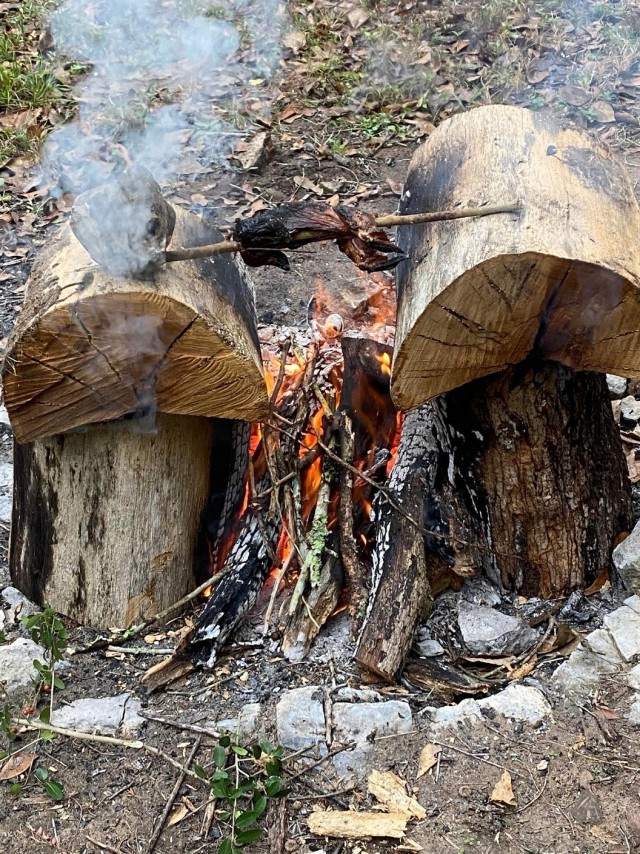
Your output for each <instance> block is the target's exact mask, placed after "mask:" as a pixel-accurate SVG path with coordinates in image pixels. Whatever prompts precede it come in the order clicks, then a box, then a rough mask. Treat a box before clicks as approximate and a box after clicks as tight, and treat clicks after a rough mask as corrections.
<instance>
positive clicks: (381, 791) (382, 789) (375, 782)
mask: <svg viewBox="0 0 640 854" xmlns="http://www.w3.org/2000/svg"><path fill="white" fill-rule="evenodd" d="M367 788H368V790H369V794H371V795H373V796H374V798H376V799H377V800H378V801H380V803H381V804H384V805H385V806H387V807H389V808H390V810H391V811H392V812H397V813H401V814H402V815H406V816H407V818H419V819H422V818H426V816H427V811H426V810H425V808H424V807H423V806H422V804H419V803H418V801H416V799H415V798H411V797H409V795H407V793H406V791H405V782H404V780H402V779H401V778H400V777H398V775H397V774H394V773H393V771H372V772H371V773H370V774H369V776H368V778H367Z"/></svg>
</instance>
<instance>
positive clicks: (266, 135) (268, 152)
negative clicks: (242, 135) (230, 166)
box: [234, 130, 274, 171]
mask: <svg viewBox="0 0 640 854" xmlns="http://www.w3.org/2000/svg"><path fill="white" fill-rule="evenodd" d="M273 155H274V148H273V143H272V141H271V131H268V130H264V131H260V133H257V134H256V135H255V136H253V137H252V138H251V139H250V140H249V141H248V142H247V144H246V148H245V150H244V152H241V153H236V154H234V157H235V158H236V159H237V160H239V161H240V165H241V166H242V168H243V169H244V170H245V171H248V170H249V169H260V168H261V167H262V166H265V165H266V164H267V163H268V162H269V160H271V158H272V157H273Z"/></svg>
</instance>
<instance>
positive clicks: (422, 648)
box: [415, 638, 444, 658]
mask: <svg viewBox="0 0 640 854" xmlns="http://www.w3.org/2000/svg"><path fill="white" fill-rule="evenodd" d="M415 650H416V652H417V653H418V655H421V656H422V657H423V658H435V657H436V656H437V655H443V654H444V648H443V647H442V645H441V644H439V643H438V641H437V640H434V639H433V638H425V639H424V640H420V641H418V642H417V643H416V644H415Z"/></svg>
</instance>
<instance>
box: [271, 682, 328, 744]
mask: <svg viewBox="0 0 640 854" xmlns="http://www.w3.org/2000/svg"><path fill="white" fill-rule="evenodd" d="M276 727H277V730H278V742H279V743H280V744H281V745H282V746H283V747H289V748H290V749H291V750H302V748H303V747H313V746H314V745H317V746H318V748H319V749H320V752H321V753H322V754H323V755H326V753H327V744H326V740H325V739H326V724H325V718H324V702H323V694H322V688H319V687H318V686H317V685H310V686H308V687H305V688H294V689H293V690H291V691H287V692H285V693H284V694H283V695H282V697H281V699H280V701H279V703H278V705H277V706H276Z"/></svg>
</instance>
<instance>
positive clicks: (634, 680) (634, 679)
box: [627, 664, 640, 691]
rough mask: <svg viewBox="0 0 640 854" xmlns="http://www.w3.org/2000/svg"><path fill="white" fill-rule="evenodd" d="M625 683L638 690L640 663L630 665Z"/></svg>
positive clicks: (639, 689) (639, 688) (639, 687)
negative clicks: (633, 665)
mask: <svg viewBox="0 0 640 854" xmlns="http://www.w3.org/2000/svg"><path fill="white" fill-rule="evenodd" d="M627 685H629V686H630V687H631V688H633V689H634V690H635V691H640V664H636V666H635V667H632V668H631V670H630V671H629V672H628V673H627Z"/></svg>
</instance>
